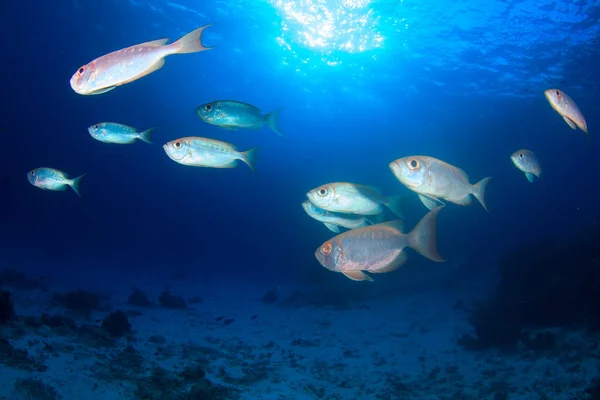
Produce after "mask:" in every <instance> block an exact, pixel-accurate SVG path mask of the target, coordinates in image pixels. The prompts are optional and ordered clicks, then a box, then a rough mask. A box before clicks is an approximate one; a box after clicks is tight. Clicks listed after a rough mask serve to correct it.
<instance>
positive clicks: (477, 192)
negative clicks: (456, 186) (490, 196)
mask: <svg viewBox="0 0 600 400" xmlns="http://www.w3.org/2000/svg"><path fill="white" fill-rule="evenodd" d="M490 179H492V177H491V176H488V177H487V178H483V179H482V180H480V181H479V182H477V183H476V184H474V185H473V196H475V198H476V199H477V200H479V202H480V203H481V205H482V206H483V208H485V211H488V208H487V205H486V204H485V188H486V186H487V184H488V183H489V181H490Z"/></svg>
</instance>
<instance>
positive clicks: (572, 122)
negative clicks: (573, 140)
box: [544, 89, 588, 139]
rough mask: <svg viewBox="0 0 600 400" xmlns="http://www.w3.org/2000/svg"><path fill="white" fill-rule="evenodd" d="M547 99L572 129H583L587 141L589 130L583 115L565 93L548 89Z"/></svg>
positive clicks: (546, 92) (545, 93)
mask: <svg viewBox="0 0 600 400" xmlns="http://www.w3.org/2000/svg"><path fill="white" fill-rule="evenodd" d="M544 95H546V99H548V102H550V105H551V106H552V108H554V110H555V111H556V112H557V113H559V114H560V116H561V117H563V119H564V120H565V122H566V123H567V124H568V125H569V126H570V127H571V129H577V127H579V129H581V130H582V131H583V132H585V137H586V139H587V135H588V129H587V123H586V122H585V118H583V114H582V113H581V111H579V107H577V104H575V102H574V101H573V99H572V98H570V97H569V96H568V95H567V94H566V93H565V92H563V91H562V90H558V89H548V90H546V91H545V92H544Z"/></svg>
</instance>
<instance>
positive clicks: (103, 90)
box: [90, 86, 116, 94]
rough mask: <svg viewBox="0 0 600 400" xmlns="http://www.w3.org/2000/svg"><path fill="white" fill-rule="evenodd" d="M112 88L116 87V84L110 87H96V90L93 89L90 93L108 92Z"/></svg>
mask: <svg viewBox="0 0 600 400" xmlns="http://www.w3.org/2000/svg"><path fill="white" fill-rule="evenodd" d="M114 88H116V86H111V87H107V88H104V89H98V90H94V91H93V92H92V93H90V94H102V93H106V92H110V91H111V90H113V89H114Z"/></svg>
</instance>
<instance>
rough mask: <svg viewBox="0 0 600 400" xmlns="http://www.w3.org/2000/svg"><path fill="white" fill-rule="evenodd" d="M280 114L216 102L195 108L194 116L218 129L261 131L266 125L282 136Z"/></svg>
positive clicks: (229, 102) (229, 101)
mask: <svg viewBox="0 0 600 400" xmlns="http://www.w3.org/2000/svg"><path fill="white" fill-rule="evenodd" d="M280 112H281V110H280V109H279V110H275V111H272V112H270V113H267V114H263V112H262V111H261V109H260V108H258V107H256V106H253V105H252V104H248V103H243V102H241V101H235V100H217V101H212V102H210V103H206V104H202V105H200V106H198V107H196V114H197V115H198V117H199V118H200V119H201V120H202V121H204V122H206V123H208V124H211V125H215V126H218V127H219V128H222V129H227V130H232V131H236V130H238V128H239V129H262V128H263V126H264V125H266V126H268V127H269V129H271V130H272V131H273V132H275V133H276V134H278V135H279V136H283V134H282V132H281V128H280V127H279V114H280Z"/></svg>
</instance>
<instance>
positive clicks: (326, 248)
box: [321, 243, 332, 254]
mask: <svg viewBox="0 0 600 400" xmlns="http://www.w3.org/2000/svg"><path fill="white" fill-rule="evenodd" d="M331 249H332V246H331V243H325V244H324V245H323V247H321V251H322V252H323V253H324V254H329V253H331Z"/></svg>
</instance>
